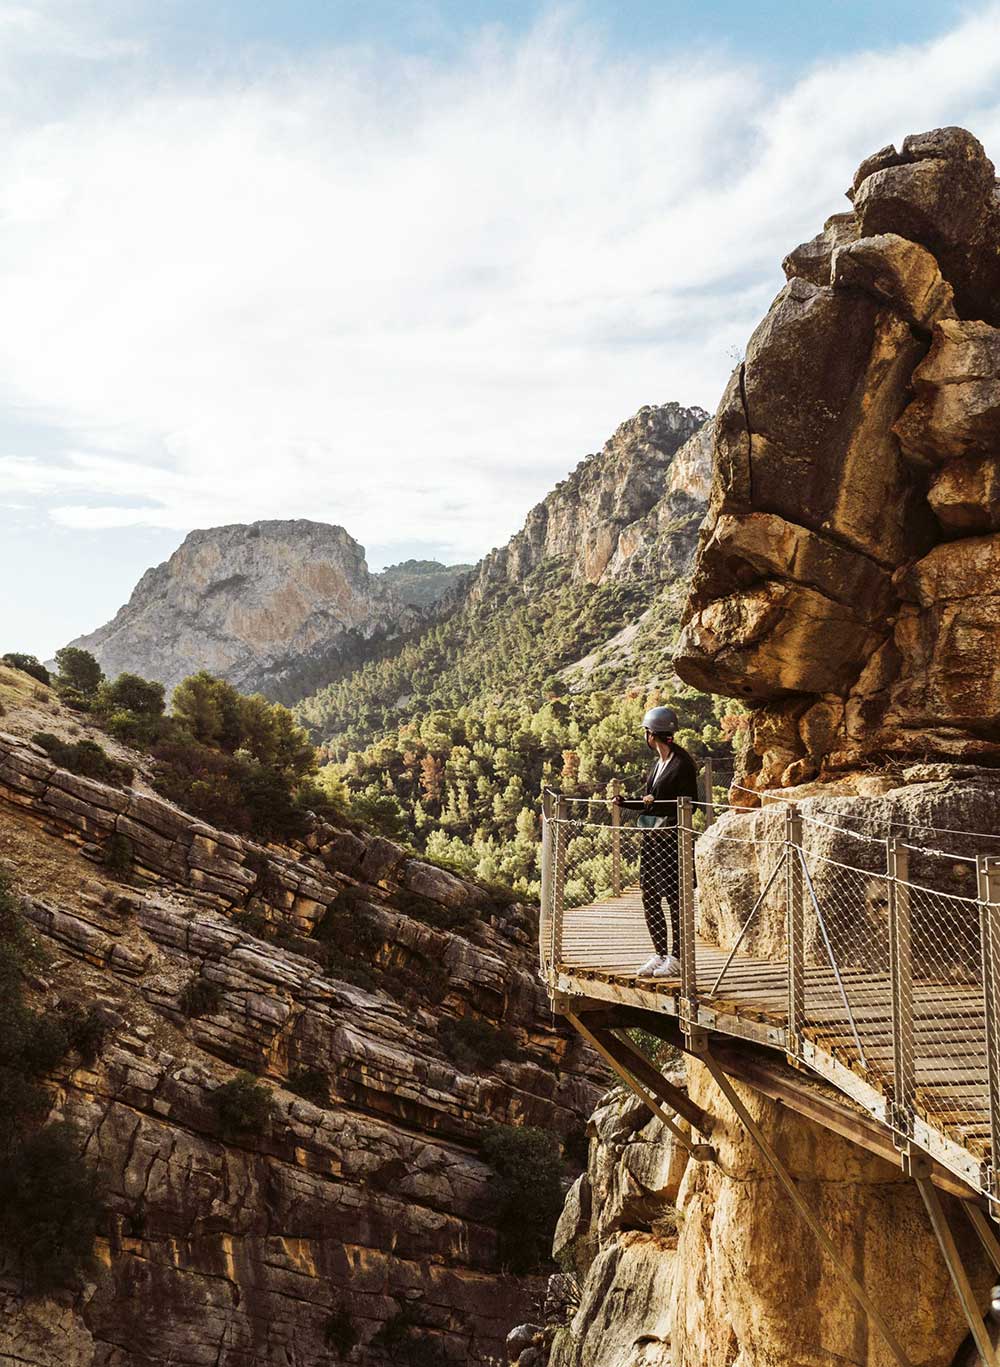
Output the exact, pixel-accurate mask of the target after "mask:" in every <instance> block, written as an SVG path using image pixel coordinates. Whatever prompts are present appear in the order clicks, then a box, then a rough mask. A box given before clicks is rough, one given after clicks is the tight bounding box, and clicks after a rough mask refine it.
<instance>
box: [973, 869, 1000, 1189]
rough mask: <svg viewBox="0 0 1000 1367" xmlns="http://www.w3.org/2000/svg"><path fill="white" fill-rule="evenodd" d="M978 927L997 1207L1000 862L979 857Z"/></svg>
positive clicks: (991, 1184) (991, 1183)
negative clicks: (981, 961)
mask: <svg viewBox="0 0 1000 1367" xmlns="http://www.w3.org/2000/svg"><path fill="white" fill-rule="evenodd" d="M977 871H978V874H979V903H980V906H979V926H980V938H981V943H982V955H983V1010H984V1013H985V1017H986V1079H987V1086H988V1090H989V1107H990V1166H989V1171H988V1172H987V1189H988V1191H989V1194H990V1200H991V1202H993V1203H995V1204H994V1210H996V1203H1000V1184H998V1181H997V1168H998V1165H1000V1019H998V1002H997V990H998V986H1000V944H998V936H1000V859H996V858H992V857H990V856H989V855H980V857H979V859H978V860H977Z"/></svg>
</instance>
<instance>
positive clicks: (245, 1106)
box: [212, 1072, 272, 1143]
mask: <svg viewBox="0 0 1000 1367" xmlns="http://www.w3.org/2000/svg"><path fill="white" fill-rule="evenodd" d="M212 1105H213V1106H214V1107H215V1114H216V1117H217V1118H218V1122H219V1133H220V1134H221V1135H222V1138H223V1139H224V1140H225V1141H226V1142H227V1143H229V1142H232V1141H233V1140H236V1139H244V1138H246V1137H247V1136H248V1135H254V1134H263V1133H264V1130H265V1129H266V1128H267V1122H268V1120H269V1119H270V1118H271V1106H272V1102H271V1089H270V1087H266V1086H265V1085H264V1084H263V1083H261V1082H257V1081H256V1080H255V1079H254V1078H253V1076H252V1075H251V1074H250V1073H246V1072H243V1073H237V1075H236V1077H234V1078H233V1079H232V1080H231V1081H230V1082H224V1083H223V1084H222V1085H221V1087H216V1089H215V1091H214V1092H213V1093H212Z"/></svg>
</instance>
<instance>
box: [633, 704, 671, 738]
mask: <svg viewBox="0 0 1000 1367" xmlns="http://www.w3.org/2000/svg"><path fill="white" fill-rule="evenodd" d="M642 725H643V728H644V730H646V731H653V732H656V733H660V734H662V733H663V732H665V731H669V732H670V734H671V735H673V734H674V732H675V731H676V730H677V728H678V727H679V726H680V722H679V721H678V720H677V713H676V712H675V711H674V709H673V708H672V707H651V708H650V709H649V711H648V712H647V713H646V715H645V716H644V717H643V719H642Z"/></svg>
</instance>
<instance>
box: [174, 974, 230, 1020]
mask: <svg viewBox="0 0 1000 1367" xmlns="http://www.w3.org/2000/svg"><path fill="white" fill-rule="evenodd" d="M221 1001H222V992H221V991H220V990H219V985H218V983H213V982H212V981H211V980H210V979H209V978H203V977H201V976H200V975H199V974H195V976H194V977H193V978H189V979H188V981H187V982H186V983H185V984H184V986H183V988H182V989H181V994H180V996H179V997H178V999H177V1004H178V1005H179V1006H180V1008H181V1010H182V1011H183V1012H184V1014H185V1016H191V1017H192V1018H197V1017H198V1016H208V1015H211V1013H212V1012H213V1011H215V1010H216V1009H217V1007H218V1006H219V1003H220V1002H221Z"/></svg>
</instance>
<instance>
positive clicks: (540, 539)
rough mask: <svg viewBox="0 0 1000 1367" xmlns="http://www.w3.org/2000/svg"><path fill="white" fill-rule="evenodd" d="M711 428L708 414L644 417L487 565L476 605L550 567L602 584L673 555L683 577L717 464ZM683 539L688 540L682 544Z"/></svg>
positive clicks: (674, 411) (672, 410) (583, 466)
mask: <svg viewBox="0 0 1000 1367" xmlns="http://www.w3.org/2000/svg"><path fill="white" fill-rule="evenodd" d="M707 422H708V414H707V413H706V412H705V411H704V409H701V408H682V407H681V406H680V404H676V403H667V404H662V405H660V406H650V407H646V408H640V410H639V412H638V413H636V414H635V416H634V417H632V418H629V419H628V421H626V422H624V423H622V425H621V426H620V427H619V428H618V430H617V431H616V432H615V434H614V436H612V437H611V438H610V439H609V440H608V441H607V442H606V443H605V445H604V448H603V449H602V450H601V451H600V452H599V453H598V454H596V455H591V456H587V457H586V458H585V459H584V460H582V461H581V462H580V464H579V465H578V466H577V467H576V469H575V470H574V471H573V473H572V474H571V475H569V476H568V477H567V478H566V479H564V480H562V481H561V482H560V483H559V484H557V485H556V487H555V489H554V490H553V491H552V493H551V494H549V496H548V497H547V498H546V499H545V500H544V501H543V502H542V503H539V504H538V506H537V507H536V508H533V509H532V511H531V512H530V513H529V514H528V517H527V520H526V522H525V524H524V527H523V528H522V529H521V531H519V532H518V533H517V535H516V536H514V537H512V538H511V540H510V541H509V542H508V543H507V545H506V546H503V547H501V548H500V549H499V550H495V551H492V552H491V553H490V554H489V555H488V556H486V558H485V559H484V560H483V561H482V562H481V563H480V564H479V566H478V567H477V569H476V571H475V574H474V576H473V578H472V581H471V584H470V589H469V593H470V596H471V598H472V600H473V601H475V600H476V599H477V598H479V597H482V595H483V594H484V593H485V592H486V591H487V590H488V589H489V588H490V587H492V586H495V585H497V584H503V583H513V584H518V583H523V581H524V580H525V579H526V578H527V577H528V576H529V575H530V573H531V572H532V570H534V569H537V568H538V566H539V565H541V564H542V563H543V562H544V561H546V560H551V559H559V560H563V561H565V562H566V563H567V564H568V565H569V567H570V571H571V573H572V576H573V578H574V579H578V580H583V581H585V582H587V583H591V584H597V583H600V582H601V581H602V580H605V579H612V578H619V577H622V576H623V575H625V574H629V573H633V572H641V565H642V562H643V556H644V555H650V554H652V553H653V552H654V547H655V548H656V549H657V551H663V550H664V548H666V549H667V550H668V553H669V554H670V556H671V557H672V558H671V562H670V565H669V566H667V568H668V569H673V568H676V569H677V570H678V572H680V573H685V572H686V571H687V569H688V565H689V563H690V557H691V554H692V553H693V549H694V544H695V539H696V534H697V528H698V523H699V522H700V520H701V517H702V515H703V513H704V507H705V503H704V500H705V498H706V496H707V493H708V483H709V477H710V471H711V455H710V451H709V448H708V444H707V443H706V442H705V440H704V438H702V439H700V440H699V436H698V434H699V433H700V432H701V431H702V429H703V428H704V427H705V424H706V423H707ZM683 531H687V533H688V535H687V538H686V541H685V538H684V536H683V535H681V536H678V535H677V533H678V532H683ZM658 563H659V567H660V569H662V568H664V567H663V565H662V562H658Z"/></svg>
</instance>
